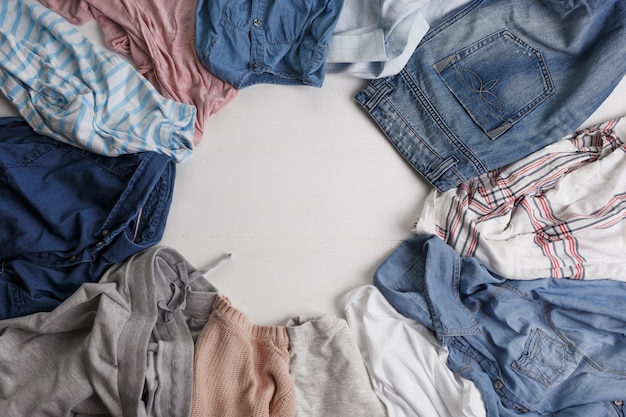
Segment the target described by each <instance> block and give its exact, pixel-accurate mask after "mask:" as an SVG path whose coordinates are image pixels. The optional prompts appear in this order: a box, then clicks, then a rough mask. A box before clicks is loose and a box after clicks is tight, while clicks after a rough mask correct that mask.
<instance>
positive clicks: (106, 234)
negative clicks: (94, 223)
mask: <svg viewBox="0 0 626 417" xmlns="http://www.w3.org/2000/svg"><path fill="white" fill-rule="evenodd" d="M109 233H111V232H109V230H108V229H104V230H103V231H102V236H108V235H109Z"/></svg>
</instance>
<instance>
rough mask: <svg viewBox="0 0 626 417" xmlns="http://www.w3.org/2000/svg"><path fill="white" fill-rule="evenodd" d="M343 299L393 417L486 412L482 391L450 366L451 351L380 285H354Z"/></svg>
mask: <svg viewBox="0 0 626 417" xmlns="http://www.w3.org/2000/svg"><path fill="white" fill-rule="evenodd" d="M340 303H341V305H342V306H343V309H344V312H345V315H346V321H347V322H348V326H349V327H350V330H351V331H352V333H353V334H354V336H355V338H356V341H357V345H358V346H359V349H360V351H361V355H362V356H363V360H364V362H365V366H366V368H367V370H368V372H369V375H370V378H371V381H372V386H373V388H374V391H375V392H376V395H378V398H380V400H381V401H382V402H383V403H385V405H386V406H387V412H388V414H389V417H409V416H419V417H423V416H438V417H459V416H466V417H482V416H485V415H486V412H485V406H484V403H483V401H482V397H481V395H480V392H479V391H478V389H477V388H476V386H475V385H474V383H473V382H471V381H468V380H466V379H464V378H461V377H459V376H457V375H455V374H454V373H453V372H452V371H451V370H450V369H449V368H448V366H447V365H446V361H447V358H448V350H447V349H445V348H443V347H442V346H441V345H440V344H439V343H438V342H437V339H436V338H435V335H434V333H433V332H432V331H431V330H430V329H428V328H426V327H424V326H422V325H421V324H419V323H417V322H416V321H415V320H412V319H409V318H407V317H405V316H403V315H401V314H400V313H398V312H397V311H396V310H395V309H394V308H393V306H391V304H389V302H388V301H387V300H386V299H385V297H384V296H383V295H382V294H381V293H380V291H379V290H378V289H377V288H376V287H374V286H373V285H365V286H362V287H358V288H355V289H354V290H352V291H350V292H349V293H348V294H346V295H345V296H344V297H343V298H342V299H341V302H340Z"/></svg>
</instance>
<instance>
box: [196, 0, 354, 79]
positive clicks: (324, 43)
mask: <svg viewBox="0 0 626 417" xmlns="http://www.w3.org/2000/svg"><path fill="white" fill-rule="evenodd" d="M342 6H343V0H306V1H302V0H299V1H291V0H271V1H265V0H210V1H209V0H199V1H198V6H197V9H196V50H197V52H198V57H199V58H200V61H201V62H202V63H203V64H204V66H206V67H207V68H208V70H209V71H211V72H212V73H213V74H214V75H216V76H217V77H218V78H220V79H222V80H223V81H226V82H229V83H230V84H232V85H233V86H234V87H235V88H244V87H247V86H250V85H253V84H258V83H270V84H298V85H310V86H315V87H320V86H321V85H322V83H323V81H324V76H325V72H326V69H325V68H326V56H327V55H328V41H329V39H330V37H331V35H332V33H333V30H334V28H335V25H336V24H337V20H338V19H339V14H340V12H341V9H342Z"/></svg>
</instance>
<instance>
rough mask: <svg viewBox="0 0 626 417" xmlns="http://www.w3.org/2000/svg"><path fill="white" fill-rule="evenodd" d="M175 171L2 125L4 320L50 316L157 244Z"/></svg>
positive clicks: (150, 155) (155, 159)
mask: <svg viewBox="0 0 626 417" xmlns="http://www.w3.org/2000/svg"><path fill="white" fill-rule="evenodd" d="M175 168H176V163H175V162H174V160H173V159H172V158H170V157H168V156H165V155H163V154H159V153H155V152H142V153H135V154H127V155H121V156H118V157H105V156H102V155H97V154H94V153H92V152H89V151H85V150H82V149H79V148H76V147H74V146H71V145H67V144H64V143H61V142H59V141H57V140H54V139H52V138H49V137H47V136H43V135H40V134H38V133H36V132H34V131H33V130H32V128H31V127H30V126H29V125H28V124H27V123H26V122H25V121H24V120H23V119H21V118H18V117H9V118H2V119H0V219H1V223H2V233H1V234H0V318H7V317H15V316H23V315H26V314H30V313H35V312H38V311H50V310H52V309H53V308H54V307H56V306H57V305H59V304H60V303H61V302H62V301H63V300H65V299H66V298H67V297H68V296H70V295H71V294H72V292H74V291H75V290H76V289H77V288H78V287H79V286H80V285H81V284H82V283H84V282H95V281H98V280H99V279H100V277H101V276H102V274H103V273H104V271H105V270H106V269H107V268H109V267H110V266H111V265H113V264H114V263H117V262H122V261H124V260H125V259H126V258H128V257H129V256H131V255H133V254H135V253H137V252H139V251H141V250H143V249H146V248H149V247H151V246H154V245H155V244H156V243H158V242H159V241H160V239H161V237H162V235H163V230H164V229H165V223H166V220H167V215H168V213H169V208H170V205H171V202H172V193H173V187H174V177H175Z"/></svg>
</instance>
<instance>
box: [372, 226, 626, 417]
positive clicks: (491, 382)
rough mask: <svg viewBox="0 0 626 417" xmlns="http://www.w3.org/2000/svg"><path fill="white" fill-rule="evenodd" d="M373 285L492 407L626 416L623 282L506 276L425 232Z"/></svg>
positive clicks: (497, 411) (498, 412)
mask: <svg viewBox="0 0 626 417" xmlns="http://www.w3.org/2000/svg"><path fill="white" fill-rule="evenodd" d="M374 285H376V286H377V287H378V288H379V289H380V290H381V292H382V293H383V295H384V296H385V297H386V298H387V299H388V300H389V301H390V303H391V304H392V305H393V306H394V307H395V308H396V309H397V310H398V311H399V312H400V313H402V314H404V315H405V316H407V317H410V318H413V319H415V320H417V321H418V322H420V323H422V324H424V325H425V326H427V327H429V328H430V329H432V330H433V331H434V332H435V334H436V336H437V338H438V340H439V341H440V342H441V343H442V345H444V346H447V347H448V349H449V351H450V354H449V357H448V366H449V367H450V369H451V370H452V371H454V372H456V373H458V374H459V375H460V376H462V377H464V378H467V379H470V380H472V381H474V383H475V384H476V386H477V387H478V389H479V390H480V391H481V394H482V396H483V400H484V402H485V407H486V410H487V416H489V417H493V416H514V415H520V414H523V415H527V416H540V415H551V416H558V417H563V416H568V417H573V416H580V417H591V416H594V417H596V416H607V417H608V416H624V400H626V349H625V348H624V346H625V345H624V341H625V340H626V303H625V302H624V300H626V283H623V282H620V281H613V280H596V281H578V280H568V279H552V278H541V279H536V280H531V281H522V280H508V279H505V278H503V277H500V276H498V275H495V274H492V273H490V272H489V271H488V270H487V269H486V268H485V267H484V266H483V265H482V264H480V263H479V262H478V261H477V260H476V259H475V258H464V257H460V256H459V255H458V254H457V253H456V252H455V251H454V250H453V249H452V248H451V247H449V246H447V245H446V244H445V243H443V241H442V240H441V239H439V238H438V237H435V236H431V235H422V236H417V237H414V238H411V239H409V240H406V241H405V242H403V243H402V244H401V245H400V246H399V247H398V248H397V249H395V250H394V251H393V253H391V255H390V256H389V257H388V258H387V259H385V260H384V261H383V263H382V264H381V265H380V266H379V268H378V269H377V271H376V273H375V277H374Z"/></svg>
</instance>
